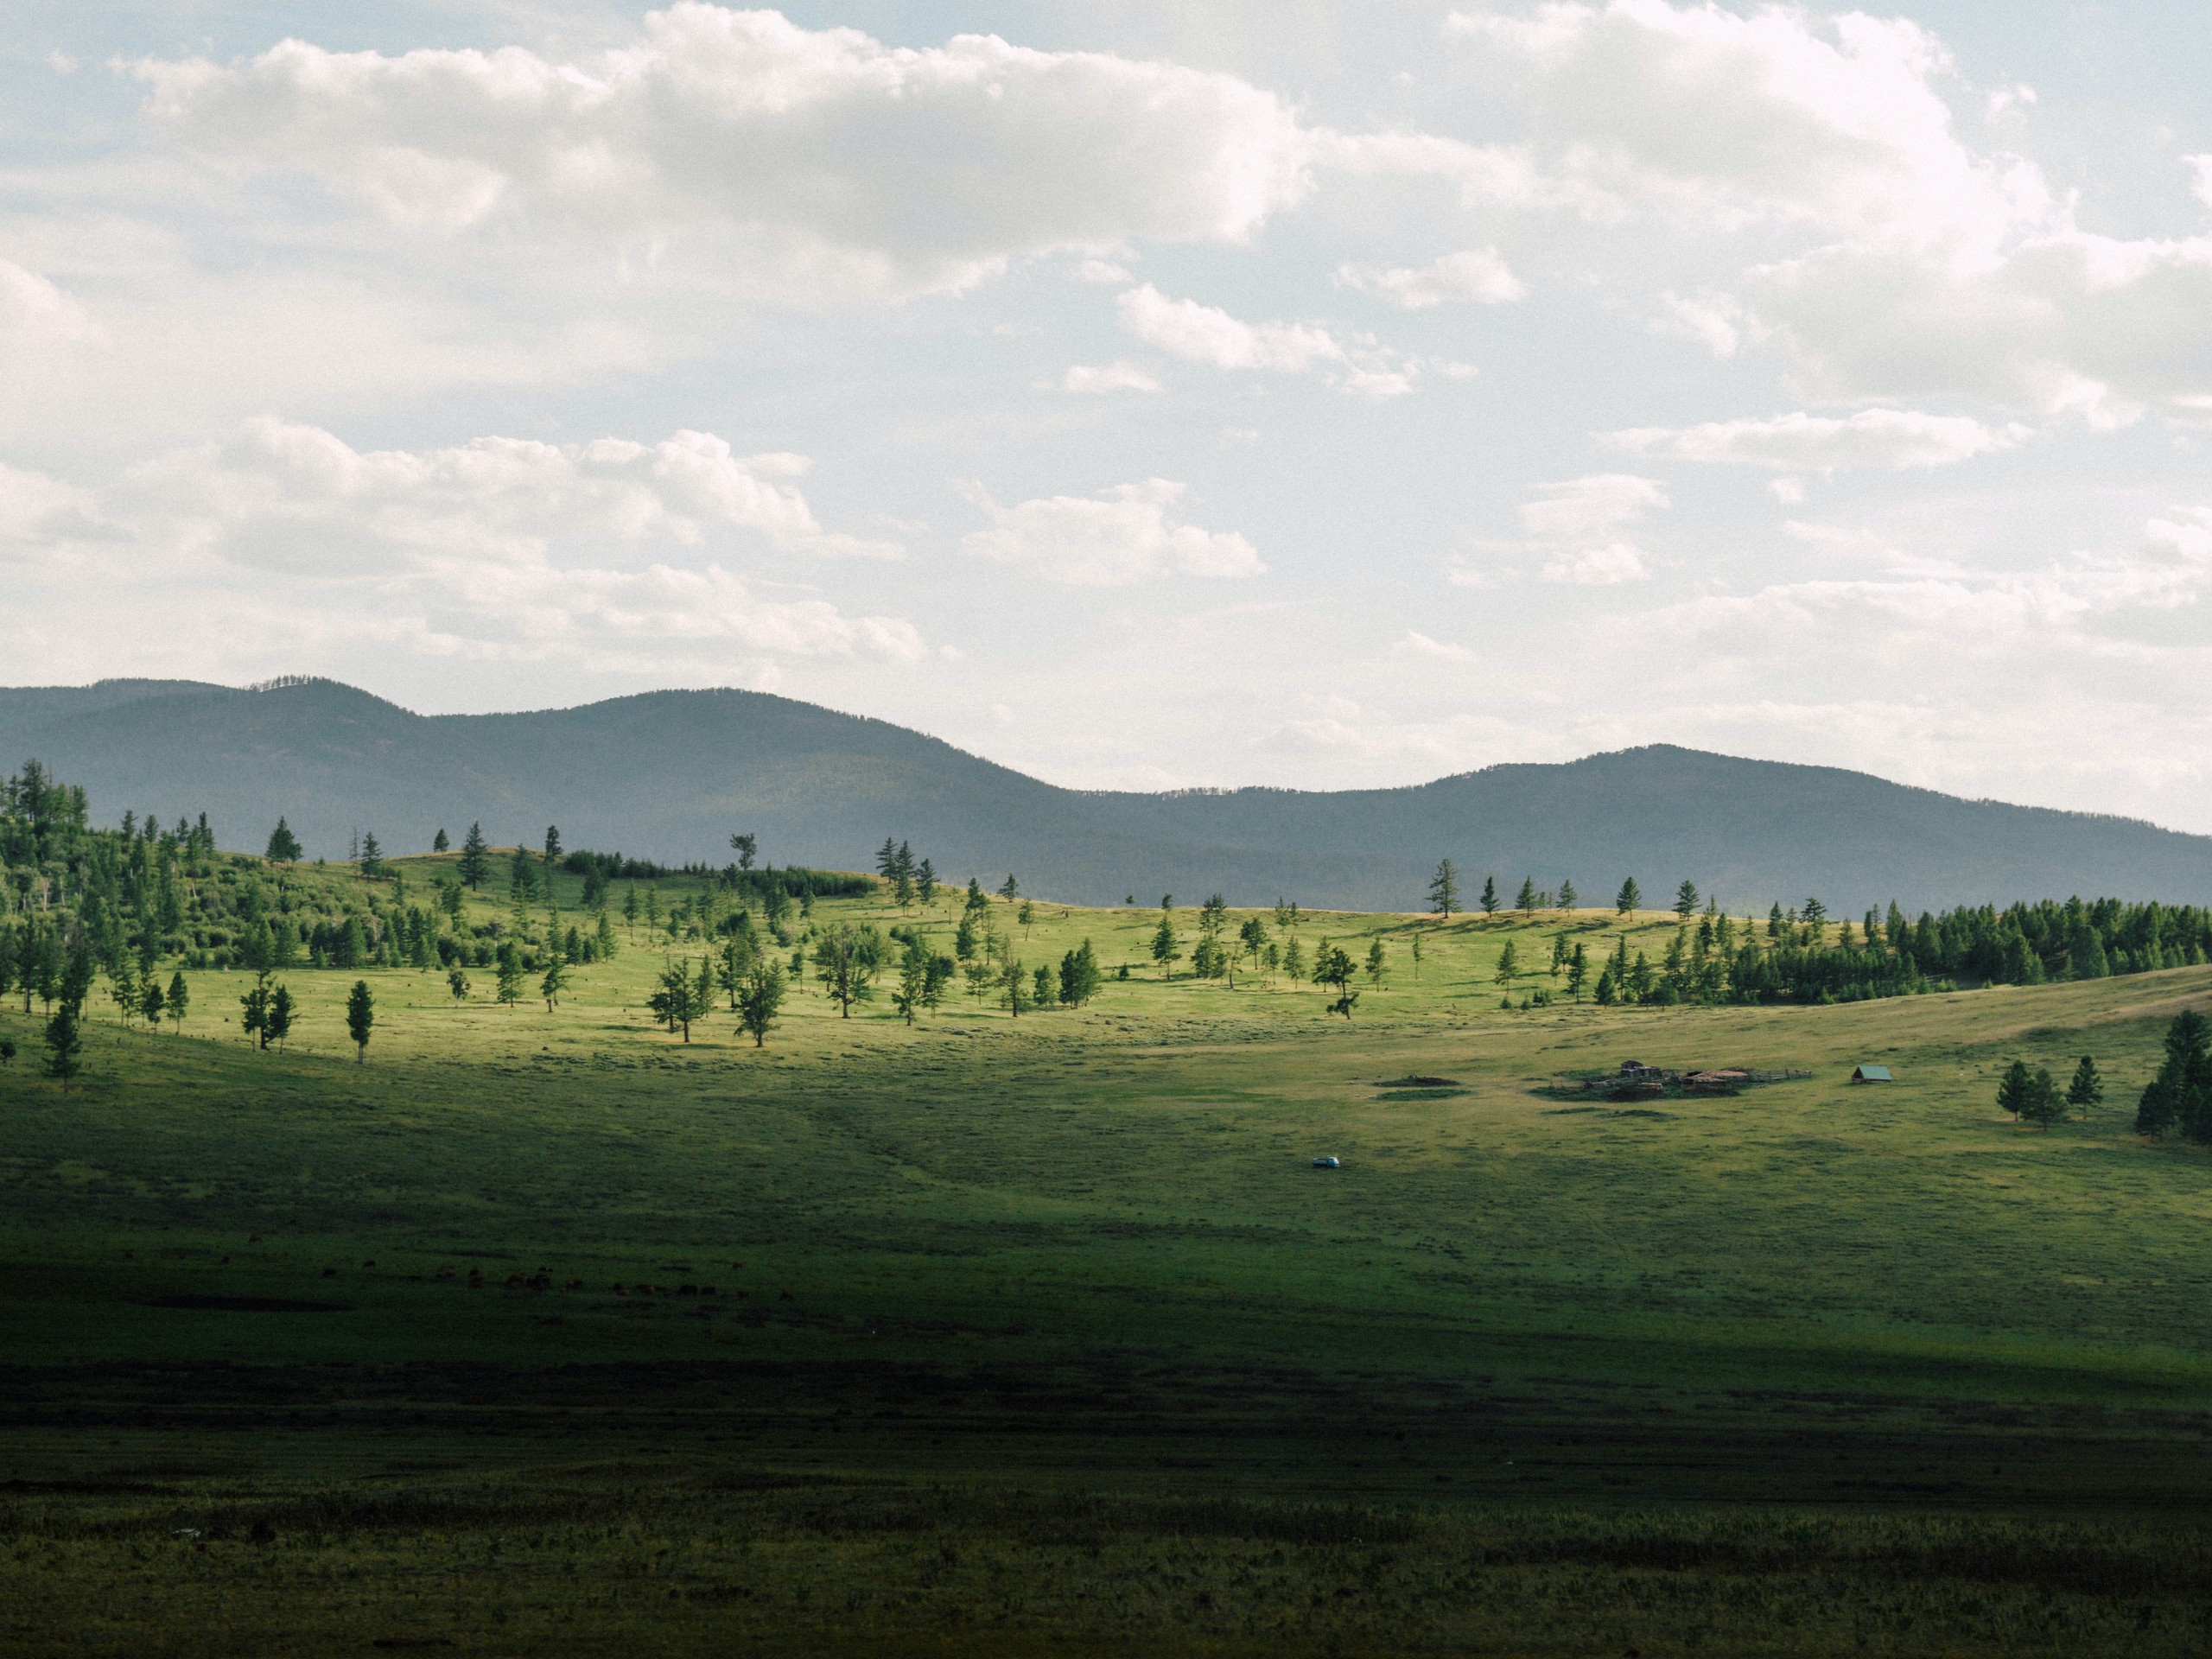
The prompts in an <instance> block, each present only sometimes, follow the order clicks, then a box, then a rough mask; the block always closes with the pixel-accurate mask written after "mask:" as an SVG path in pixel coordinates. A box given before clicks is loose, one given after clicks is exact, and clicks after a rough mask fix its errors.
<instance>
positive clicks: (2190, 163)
mask: <svg viewBox="0 0 2212 1659" xmlns="http://www.w3.org/2000/svg"><path fill="white" fill-rule="evenodd" d="M2181 159H2182V165H2183V166H2184V167H2186V168H2189V169H2190V172H2192V173H2194V174H2196V184H2195V185H2194V186H2193V187H2192V188H2194V190H2195V191H2196V199H2197V200H2199V201H2201V202H2202V203H2203V204H2204V205H2205V206H2206V207H2212V156H2183V157H2182V158H2181Z"/></svg>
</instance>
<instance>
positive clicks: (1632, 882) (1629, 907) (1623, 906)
mask: <svg viewBox="0 0 2212 1659" xmlns="http://www.w3.org/2000/svg"><path fill="white" fill-rule="evenodd" d="M1613 908H1614V910H1616V911H1617V912H1619V913H1620V914H1621V915H1623V916H1630V915H1634V914H1635V913H1636V912H1637V911H1638V910H1641V909H1642V908H1643V888H1642V887H1637V885H1636V878H1635V877H1634V876H1632V875H1631V876H1630V877H1629V879H1628V880H1625V881H1624V882H1622V883H1621V890H1620V892H1619V893H1617V894H1615V895H1614V898H1613Z"/></svg>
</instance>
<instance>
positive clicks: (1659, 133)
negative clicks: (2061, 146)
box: [1449, 0, 2212, 428]
mask: <svg viewBox="0 0 2212 1659" xmlns="http://www.w3.org/2000/svg"><path fill="white" fill-rule="evenodd" d="M1449 32H1450V33H1451V34H1452V35H1454V36H1456V37H1457V38H1459V40H1461V41H1464V42H1466V43H1468V44H1470V45H1471V46H1473V47H1475V48H1478V49H1480V50H1482V51H1484V52H1486V53H1488V54H1493V55H1495V56H1497V57H1498V58H1500V59H1502V60H1504V61H1507V62H1509V63H1511V64H1513V65H1516V66H1517V67H1518V69H1519V71H1520V73H1521V75H1522V80H1523V82H1524V87H1525V91H1526V92H1527V95H1528V99H1529V108H1530V111H1531V117H1532V120H1533V124H1534V127H1535V136H1534V137H1533V139H1532V142H1531V145H1530V148H1531V149H1532V151H1533V153H1534V155H1535V160H1536V164H1537V165H1538V166H1539V167H1540V168H1545V169H1547V170H1548V171H1550V172H1552V173H1554V174H1556V175H1559V176H1560V177H1562V178H1564V179H1567V180H1569V181H1573V182H1575V183H1578V184H1580V186H1581V187H1582V188H1586V189H1587V190H1590V191H1592V192H1600V193H1605V194H1610V195H1611V197H1612V198H1613V199H1615V200H1618V202H1619V203H1620V204H1621V205H1622V209H1623V211H1624V213H1633V214H1635V215H1638V216H1642V217H1644V218H1647V219H1652V220H1655V221H1658V222H1661V223H1665V224H1669V225H1671V226H1674V227H1675V228H1676V229H1677V230H1678V231H1679V232H1681V234H1682V235H1683V236H1684V237H1686V238H1701V239H1706V240H1711V239H1713V238H1725V237H1727V236H1729V235H1731V234H1732V233H1737V232H1741V233H1743V234H1744V235H1745V236H1751V235H1754V234H1755V235H1757V236H1758V237H1759V238H1764V241H1763V242H1762V243H1761V244H1760V245H1761V246H1762V247H1770V246H1771V245H1772V244H1773V243H1774V242H1775V241H1777V240H1779V241H1782V242H1783V243H1785V244H1786V243H1787V242H1789V240H1790V239H1792V238H1795V239H1796V242H1797V244H1798V245H1797V246H1796V247H1794V248H1790V247H1787V246H1785V247H1783V248H1782V249H1780V250H1778V251H1770V252H1766V253H1763V254H1762V255H1761V256H1760V257H1755V258H1753V259H1751V260H1750V261H1748V262H1746V264H1745V265H1744V267H1743V268H1742V269H1741V270H1740V271H1739V273H1738V275H1737V276H1736V277H1734V278H1733V280H1732V282H1729V281H1727V280H1726V279H1724V281H1723V282H1721V283H1714V284H1713V285H1712V287H1711V288H1710V289H1708V291H1707V292H1704V293H1700V295H1698V296H1695V297H1694V298H1691V299H1688V300H1683V299H1681V298H1679V297H1677V296H1672V295H1669V296H1667V297H1666V299H1665V300H1663V301H1662V302H1660V309H1659V315H1658V316H1657V317H1656V320H1655V321H1654V324H1653V326H1654V327H1655V328H1656V329H1657V330H1658V331H1660V332H1663V333H1674V334H1682V335H1685V336H1687V337H1690V338H1694V339H1697V340H1701V341H1702V342H1703V343H1705V344H1706V345H1707V346H1709V347H1710V348H1711V349H1713V351H1714V352H1715V353H1716V354H1718V355H1720V356H1723V357H1726V356H1729V355H1732V354H1733V353H1736V352H1737V351H1738V350H1739V349H1741V348H1742V346H1745V345H1746V344H1752V343H1758V342H1760V341H1770V342H1772V343H1773V344H1775V345H1776V346H1778V347H1779V348H1780V349H1781V350H1783V352H1784V353H1787V355H1788V357H1789V359H1790V361H1791V365H1792V367H1793V369H1794V370H1795V371H1796V376H1797V378H1798V380H1799V383H1800V385H1802V389H1803V390H1804V391H1805V392H1806V393H1807V394H1808V395H1811V396H1817V397H1821V398H1823V399H1826V400H1830V401H1850V402H1859V401H1864V400H1872V399H1911V398H1920V397H1976V398H1986V399H1989V400H1991V401H1993V402H1996V403H1998V404H2005V405H2009V406H2012V407H2014V408H2021V409H2029V410H2036V411H2037V412H2039V413H2043V414H2046V415H2059V414H2070V415H2074V416H2079V417H2080V418H2082V419H2083V420H2085V421H2086V422H2088V423H2089V424H2091V425H2093V426H2097V427H2101V428H2113V427H2118V426H2123V425H2126V424H2127V423H2130V422H2132V421H2133V420H2134V419H2136V418H2138V417H2139V416H2140V415H2141V414H2142V412H2143V411H2144V410H2145V408H2146V407H2148V406H2152V405H2155V404H2162V403H2164V404H2180V403H2181V402H2182V401H2183V400H2184V399H2186V398H2187V397H2190V396H2196V395H2202V394H2203V393H2204V392H2206V391H2212V238H2177V239H2165V240H2159V239H2138V240H2126V239H2123V238H2113V237H2109V236H2103V235H2097V234H2092V233H2090V232H2085V231H2083V230H2082V229H2081V228H2080V226H2078V224H2077V223H2076V220H2075V208H2074V204H2073V201H2072V199H2071V198H2070V197H2069V195H2068V194H2067V193H2065V192H2063V191H2060V190H2056V189H2054V188H2052V187H2051V186H2050V183H2049V182H2048V181H2046V180H2045V178H2044V175H2043V173H2042V172H2041V171H2040V169H2038V168H2037V167H2036V166H2035V165H2034V164H2033V163H2031V162H2028V161H2026V160H2024V159H2023V158H2021V157H2019V156H2010V155H2003V154H1992V153H1981V152H1978V151H1976V150H1975V149H1974V148H1972V147H1971V146H1970V145H1969V144H1967V143H1966V142H1965V141H1964V140H1963V139H1962V138H1961V137H1960V136H1959V133H1958V132H1957V130H1955V121H1954V116H1953V110H1952V105H1951V101H1950V96H1949V95H1950V94H1953V93H1955V92H1958V91H1960V90H1961V83H1960V80H1959V77H1958V73H1957V69H1956V67H1955V64H1954V62H1953V60H1952V59H1951V56H1950V54H1949V53H1948V49H1947V48H1945V47H1944V46H1943V44H1942V41H1940V40H1938V39H1937V38H1936V36H1935V35H1932V34H1930V33H1929V32H1928V31H1927V30H1926V29H1923V28H1921V27H1920V26H1919V25H1917V24H1915V23H1913V22H1909V21H1906V20H1904V19H1886V20H1885V19H1878V18H1874V17H1870V16H1866V15H1865V14H1863V13H1858V12H1853V13H1848V14H1846V15H1844V16H1834V17H1823V16H1819V15H1817V14H1815V13H1813V12H1810V11H1807V10H1799V9H1792V8H1783V7H1779V6H1774V7H1765V8H1761V9H1759V10H1755V11H1752V12H1750V13H1749V14H1748V15H1738V14H1737V13H1735V12H1732V11H1729V10H1723V9H1721V8H1720V7H1719V6H1714V5H1708V4H1685V5H1679V6H1678V5H1675V4H1671V3H1669V0H1605V3H1602V4H1550V5H1546V6H1544V7H1541V9H1539V10H1537V11H1536V12H1535V13H1534V14H1531V15H1524V16H1504V15H1499V14H1493V13H1489V12H1461V13H1458V14H1455V15H1454V16H1453V17H1452V21H1451V24H1450V26H1449ZM1722 257H1724V258H1725V257H1726V255H1725V253H1724V254H1723V255H1722Z"/></svg>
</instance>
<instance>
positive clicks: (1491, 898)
mask: <svg viewBox="0 0 2212 1659" xmlns="http://www.w3.org/2000/svg"><path fill="white" fill-rule="evenodd" d="M1482 906H1483V914H1484V915H1485V916H1495V915H1497V876H1496V875H1494V874H1493V875H1486V876H1484V878H1483V897H1482Z"/></svg>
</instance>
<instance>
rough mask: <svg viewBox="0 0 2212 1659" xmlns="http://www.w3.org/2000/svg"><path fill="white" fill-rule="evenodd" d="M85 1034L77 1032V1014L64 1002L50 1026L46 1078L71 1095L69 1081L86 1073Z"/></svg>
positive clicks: (47, 1037)
mask: <svg viewBox="0 0 2212 1659" xmlns="http://www.w3.org/2000/svg"><path fill="white" fill-rule="evenodd" d="M84 1052H85V1038H84V1033H82V1032H80V1031H79V1030H78V1029H77V1010H76V1008H75V1007H73V1006H72V1005H71V1004H70V1003H67V1002H64V1003H62V1005H61V1006H60V1007H58V1008H56V1009H55V1010H54V1018H53V1019H51V1020H48V1021H47V1022H46V1075H47V1076H48V1077H52V1078H53V1079H54V1081H55V1082H56V1083H58V1084H60V1085H61V1092H62V1093H63V1094H65V1095H66V1094H67V1093H68V1092H69V1080H70V1079H71V1078H72V1077H75V1076H76V1075H77V1073H78V1072H79V1071H82V1070H83V1069H84V1068H83V1065H82V1064H81V1062H82V1058H83V1056H84Z"/></svg>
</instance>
